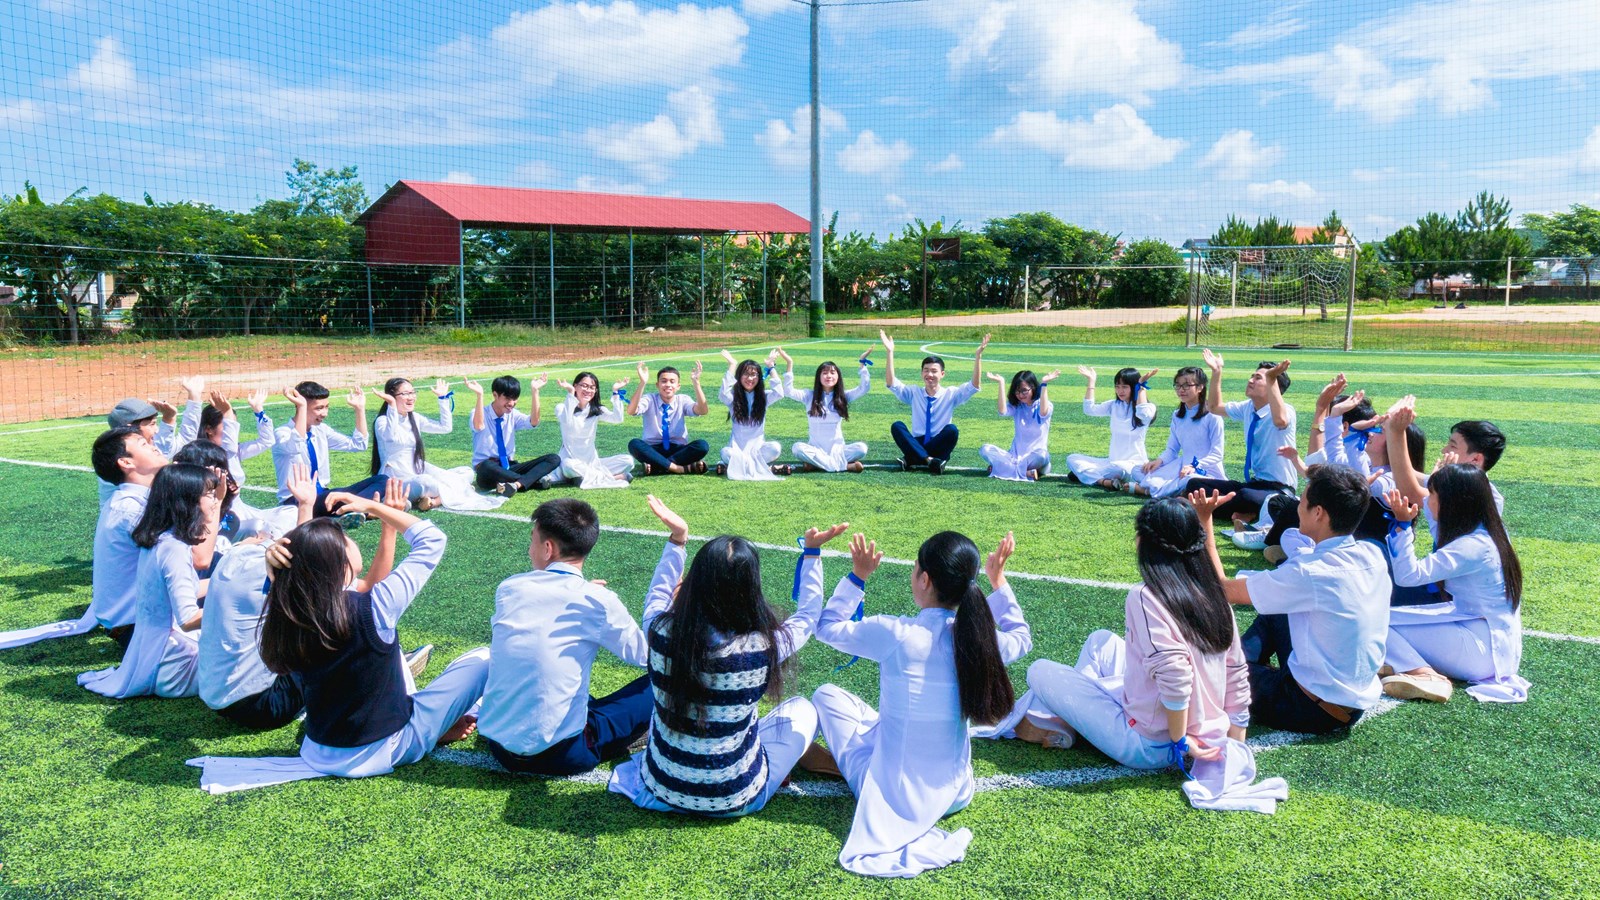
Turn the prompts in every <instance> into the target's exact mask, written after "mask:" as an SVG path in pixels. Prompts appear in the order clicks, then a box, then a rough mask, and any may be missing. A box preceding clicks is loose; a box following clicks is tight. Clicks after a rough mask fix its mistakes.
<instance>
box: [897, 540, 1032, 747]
mask: <svg viewBox="0 0 1600 900" xmlns="http://www.w3.org/2000/svg"><path fill="white" fill-rule="evenodd" d="M981 562H982V557H981V556H980V555H979V553H978V545H977V544H974V543H973V542H972V539H971V538H968V537H967V536H966V535H964V534H960V533H958V532H954V531H941V532H939V533H938V534H936V535H934V536H933V537H930V538H928V539H927V540H925V541H923V542H922V547H921V548H920V549H918V550H917V568H918V569H920V570H921V571H922V573H923V574H925V575H927V576H928V578H929V579H930V580H931V581H932V583H933V593H934V596H935V597H937V598H938V601H939V605H940V606H942V607H944V608H945V609H954V610H955V611H956V627H955V636H954V637H955V651H956V685H957V686H958V688H959V689H960V692H961V714H962V715H963V716H965V717H966V718H968V719H969V720H971V721H973V722H976V723H978V724H979V725H993V724H994V723H996V722H998V721H1000V720H1001V719H1002V718H1004V717H1005V715H1006V714H1007V713H1009V712H1011V707H1012V706H1013V705H1015V703H1016V693H1015V692H1014V691H1013V690H1012V688H1011V676H1010V675H1008V674H1006V665H1005V662H1004V661H1003V660H1001V659H1000V643H999V641H998V640H997V639H996V638H995V631H994V628H995V626H994V614H993V613H992V612H990V611H989V601H988V600H987V599H986V598H985V597H984V595H983V588H981V587H979V586H978V568H979V565H980V563H981Z"/></svg>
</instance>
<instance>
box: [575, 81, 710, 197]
mask: <svg viewBox="0 0 1600 900" xmlns="http://www.w3.org/2000/svg"><path fill="white" fill-rule="evenodd" d="M584 138H585V140H586V141H587V142H588V144H589V146H590V147H592V148H594V151H595V153H597V154H598V155H600V156H602V157H604V158H605V159H611V160H615V161H617V162H620V163H626V164H628V165H630V166H632V167H633V168H634V169H635V170H637V171H638V172H639V174H640V175H641V176H643V177H644V178H645V180H647V181H665V180H666V178H667V175H668V173H667V170H666V168H665V167H664V166H663V165H662V164H663V163H666V162H671V161H673V160H675V159H679V158H681V157H684V156H687V155H688V154H690V153H693V152H694V151H695V150H697V149H699V148H700V146H701V145H702V144H720V143H722V126H721V125H720V124H719V123H718V122H717V101H716V98H714V97H712V96H711V95H710V94H709V93H707V92H706V91H704V90H702V89H700V88H698V87H687V88H684V89H682V90H680V91H675V92H673V93H672V94H670V95H668V97H667V112H663V113H661V114H659V115H657V116H656V117H655V118H654V119H651V120H650V121H648V122H643V123H641V124H638V125H627V124H616V125H612V126H610V127H608V128H592V129H590V130H589V131H588V132H587V133H586V134H585V136H584Z"/></svg>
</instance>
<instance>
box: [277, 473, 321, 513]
mask: <svg viewBox="0 0 1600 900" xmlns="http://www.w3.org/2000/svg"><path fill="white" fill-rule="evenodd" d="M284 488H286V489H287V490H288V491H289V496H291V497H293V498H294V500H295V503H297V504H299V505H301V506H309V505H310V504H312V503H315V502H316V499H317V485H316V482H313V481H312V480H311V467H310V466H308V465H306V464H305V463H295V464H293V465H291V466H290V467H289V480H288V481H287V482H286V483H285V484H284Z"/></svg>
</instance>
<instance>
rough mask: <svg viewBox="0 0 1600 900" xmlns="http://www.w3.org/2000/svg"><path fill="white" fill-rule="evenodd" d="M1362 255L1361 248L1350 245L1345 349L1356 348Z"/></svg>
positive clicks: (1352, 243)
mask: <svg viewBox="0 0 1600 900" xmlns="http://www.w3.org/2000/svg"><path fill="white" fill-rule="evenodd" d="M1360 253H1361V248H1360V247H1357V246H1356V245H1355V242H1354V241H1352V242H1351V243H1350V299H1349V300H1348V301H1346V303H1345V307H1344V349H1345V350H1354V349H1355V348H1356V256H1357V255H1358V254H1360Z"/></svg>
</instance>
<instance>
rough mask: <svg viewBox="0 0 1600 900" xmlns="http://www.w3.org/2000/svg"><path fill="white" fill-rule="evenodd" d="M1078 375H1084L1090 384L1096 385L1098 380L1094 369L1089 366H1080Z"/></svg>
mask: <svg viewBox="0 0 1600 900" xmlns="http://www.w3.org/2000/svg"><path fill="white" fill-rule="evenodd" d="M1078 374H1079V375H1082V376H1083V377H1084V378H1087V379H1088V380H1089V383H1090V384H1094V380H1095V378H1096V376H1095V374H1094V369H1091V368H1089V367H1088V366H1079V367H1078Z"/></svg>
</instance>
